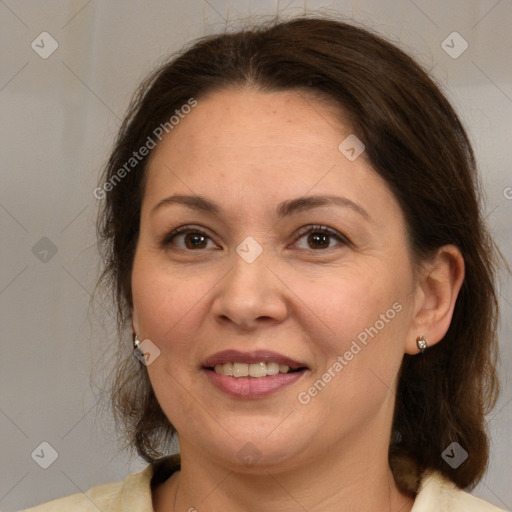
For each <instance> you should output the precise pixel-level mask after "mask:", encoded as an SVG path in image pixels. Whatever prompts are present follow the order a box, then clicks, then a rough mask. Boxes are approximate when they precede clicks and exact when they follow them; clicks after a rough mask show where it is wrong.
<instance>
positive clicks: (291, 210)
mask: <svg viewBox="0 0 512 512" xmlns="http://www.w3.org/2000/svg"><path fill="white" fill-rule="evenodd" d="M170 204H181V205H183V206H187V207H188V208H191V209H192V210H197V211H200V212H205V213H211V214H213V215H217V216H219V215H220V214H221V213H222V208H221V206H220V205H219V204H218V203H216V202H215V201H211V200H210V199H206V198H205V197H202V196H196V195H184V194H174V195H172V196H169V197H166V198H164V199H162V200H161V201H159V202H158V203H157V204H156V205H155V206H154V207H153V208H152V209H151V212H150V214H151V215H152V214H153V213H155V211H156V210H159V209H160V208H162V207H163V206H166V205H170ZM329 205H336V206H342V207H345V208H350V209H351V210H353V211H354V212H356V213H358V214H360V215H361V216H363V217H364V218H365V219H369V217H370V216H369V215H368V213H367V211H366V210H365V209H364V208H363V207H362V206H360V205H359V204H357V203H355V202H354V201H351V200H350V199H348V198H346V197H342V196H333V195H316V196H305V197H299V198H297V199H289V200H288V201H283V202H282V203H279V205H278V207H277V208H276V213H277V216H278V217H279V218H284V217H289V216H291V215H294V214H297V213H300V212H303V211H307V210H311V209H313V208H318V207H320V206H329Z"/></svg>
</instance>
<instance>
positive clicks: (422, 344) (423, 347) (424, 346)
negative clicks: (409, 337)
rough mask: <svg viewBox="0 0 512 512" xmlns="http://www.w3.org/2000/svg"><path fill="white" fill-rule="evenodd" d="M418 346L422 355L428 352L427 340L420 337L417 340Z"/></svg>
mask: <svg viewBox="0 0 512 512" xmlns="http://www.w3.org/2000/svg"><path fill="white" fill-rule="evenodd" d="M416 345H417V346H418V348H419V349H420V351H421V353H422V354H423V353H424V352H425V350H427V347H428V343H427V340H426V339H425V338H424V337H423V336H418V337H417V338H416Z"/></svg>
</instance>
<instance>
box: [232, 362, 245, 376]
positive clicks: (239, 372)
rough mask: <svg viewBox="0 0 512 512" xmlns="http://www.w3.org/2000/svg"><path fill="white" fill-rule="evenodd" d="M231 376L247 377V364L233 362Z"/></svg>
mask: <svg viewBox="0 0 512 512" xmlns="http://www.w3.org/2000/svg"><path fill="white" fill-rule="evenodd" d="M233 376H234V377H248V376H249V365H248V364H247V363H234V364H233Z"/></svg>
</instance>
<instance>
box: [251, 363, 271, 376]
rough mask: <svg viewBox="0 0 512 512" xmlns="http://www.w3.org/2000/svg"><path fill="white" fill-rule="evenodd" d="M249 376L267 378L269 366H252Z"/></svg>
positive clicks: (257, 364) (261, 364)
mask: <svg viewBox="0 0 512 512" xmlns="http://www.w3.org/2000/svg"><path fill="white" fill-rule="evenodd" d="M249 375H250V376H251V377H265V376H266V375H267V365H266V364H265V363H252V364H250V365H249Z"/></svg>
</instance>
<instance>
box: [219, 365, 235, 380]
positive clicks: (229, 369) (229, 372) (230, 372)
mask: <svg viewBox="0 0 512 512" xmlns="http://www.w3.org/2000/svg"><path fill="white" fill-rule="evenodd" d="M222 367H223V371H222V373H223V374H224V375H228V376H229V377H233V365H232V364H231V363H224V364H223V365H222Z"/></svg>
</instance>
